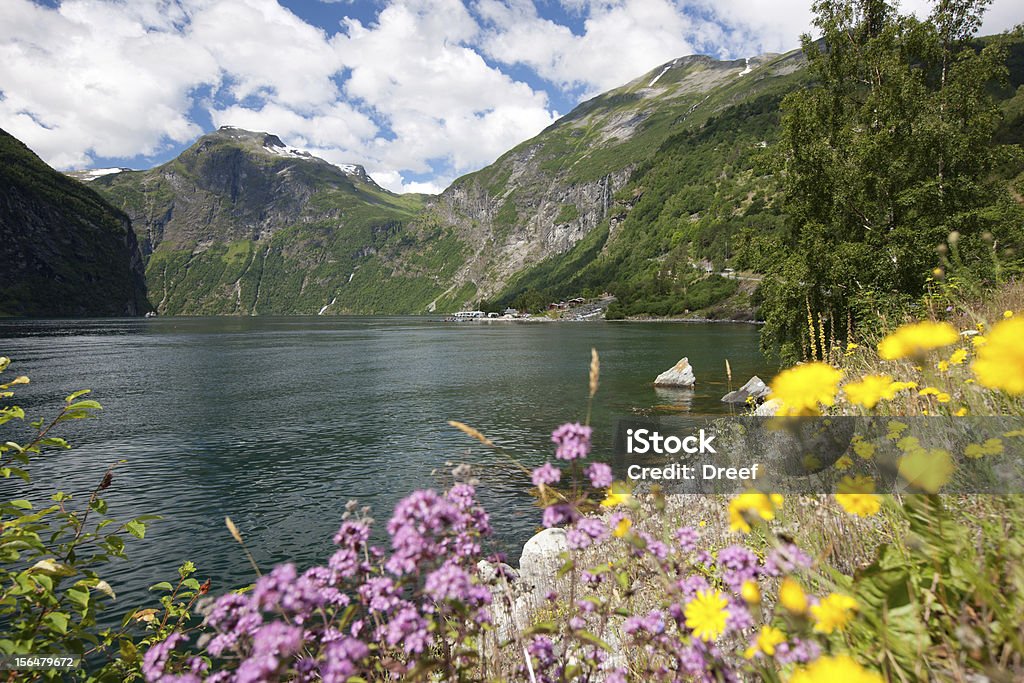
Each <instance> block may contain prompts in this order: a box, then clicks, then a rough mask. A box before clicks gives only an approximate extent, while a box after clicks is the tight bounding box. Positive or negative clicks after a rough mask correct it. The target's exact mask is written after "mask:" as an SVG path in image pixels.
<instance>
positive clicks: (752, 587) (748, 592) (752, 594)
mask: <svg viewBox="0 0 1024 683" xmlns="http://www.w3.org/2000/svg"><path fill="white" fill-rule="evenodd" d="M740 597H741V598H743V600H744V601H745V602H746V603H748V604H751V605H757V604H759V603H760V602H761V588H760V587H759V586H758V585H757V581H754V580H753V579H747V580H746V581H744V582H743V585H742V586H740Z"/></svg>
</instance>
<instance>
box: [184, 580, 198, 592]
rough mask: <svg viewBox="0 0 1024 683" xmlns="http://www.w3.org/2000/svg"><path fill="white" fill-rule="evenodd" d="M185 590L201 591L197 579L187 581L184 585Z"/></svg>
mask: <svg viewBox="0 0 1024 683" xmlns="http://www.w3.org/2000/svg"><path fill="white" fill-rule="evenodd" d="M181 585H183V586H185V588H188V589H191V590H194V591H197V590H199V581H197V580H196V579H185V580H184V581H183V582H182V584H181Z"/></svg>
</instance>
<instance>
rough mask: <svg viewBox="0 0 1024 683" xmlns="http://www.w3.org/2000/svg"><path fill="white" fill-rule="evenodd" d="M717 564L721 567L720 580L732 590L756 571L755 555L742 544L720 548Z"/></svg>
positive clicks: (735, 589)
mask: <svg viewBox="0 0 1024 683" xmlns="http://www.w3.org/2000/svg"><path fill="white" fill-rule="evenodd" d="M718 566H719V567H721V569H722V580H723V581H724V582H725V584H726V585H727V586H729V588H731V589H732V590H734V591H739V590H740V588H741V587H742V586H743V584H744V583H746V582H747V581H750V580H752V579H754V578H756V577H757V573H758V570H757V555H755V554H754V553H753V552H752V551H750V550H748V549H747V548H745V547H744V546H742V545H731V546H729V547H727V548H722V550H721V551H719V553H718Z"/></svg>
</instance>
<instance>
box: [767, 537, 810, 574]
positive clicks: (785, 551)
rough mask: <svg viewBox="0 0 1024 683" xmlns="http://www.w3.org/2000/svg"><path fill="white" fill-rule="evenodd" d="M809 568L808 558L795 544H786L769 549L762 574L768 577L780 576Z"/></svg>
mask: <svg viewBox="0 0 1024 683" xmlns="http://www.w3.org/2000/svg"><path fill="white" fill-rule="evenodd" d="M810 566H811V558H810V556H809V555H808V554H807V553H805V552H804V551H803V550H801V549H800V548H799V546H797V545H796V544H795V543H787V544H785V545H782V546H779V547H778V548H772V549H771V551H770V552H769V553H768V557H766V558H765V561H764V573H765V574H768V575H769V576H781V575H783V574H791V573H793V572H794V571H796V570H798V569H807V568H808V567H810Z"/></svg>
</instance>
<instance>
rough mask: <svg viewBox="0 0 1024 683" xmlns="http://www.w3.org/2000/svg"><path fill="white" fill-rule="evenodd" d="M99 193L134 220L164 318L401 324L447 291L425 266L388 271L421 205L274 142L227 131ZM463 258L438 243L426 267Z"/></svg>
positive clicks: (358, 171) (108, 182)
mask: <svg viewBox="0 0 1024 683" xmlns="http://www.w3.org/2000/svg"><path fill="white" fill-rule="evenodd" d="M90 187H93V188H95V189H97V190H98V191H99V192H101V193H103V194H104V195H105V196H106V197H107V198H108V199H109V200H110V201H111V203H113V204H114V205H115V206H118V207H120V208H121V209H122V210H124V211H125V212H126V213H127V214H128V215H129V216H131V219H132V223H133V225H134V226H135V229H136V231H137V233H138V234H139V236H140V239H141V241H142V244H143V252H144V254H145V256H146V258H147V264H146V274H147V279H148V282H149V286H150V291H151V293H152V300H153V303H154V304H155V305H156V306H157V308H158V310H159V311H160V312H162V313H171V314H259V313H305V314H315V313H318V312H319V313H343V312H397V311H405V310H418V309H422V308H423V307H424V306H425V305H426V303H427V302H429V301H430V300H431V299H432V298H433V297H434V296H436V294H437V293H438V292H439V291H440V290H441V288H440V287H439V285H436V283H434V281H433V279H434V278H436V277H438V275H436V274H434V273H431V274H430V275H423V273H422V271H423V270H430V269H423V268H420V269H419V270H417V268H416V266H417V259H416V258H413V259H409V260H408V263H407V264H406V267H405V268H404V269H403V271H402V272H396V271H394V269H393V268H392V267H391V265H390V264H389V261H390V255H391V254H393V253H395V252H397V251H399V250H401V248H402V246H403V244H404V242H403V240H404V239H405V236H404V231H403V229H404V226H405V223H406V222H407V221H408V220H409V219H410V218H411V217H412V216H413V215H414V214H415V213H416V212H417V211H418V210H419V209H420V207H421V205H422V199H423V198H422V197H421V196H419V195H405V196H401V197H400V196H398V195H395V194H393V193H390V192H387V191H386V190H384V189H382V188H381V187H379V186H378V185H377V184H376V183H374V182H373V180H372V179H371V178H370V177H369V176H368V175H367V174H366V172H365V171H364V170H363V169H362V168H361V167H359V166H355V165H347V166H341V167H339V166H335V165H333V164H330V163H328V162H326V161H324V160H322V159H318V158H316V157H313V156H310V155H309V154H308V153H305V152H301V151H298V150H295V149H289V148H287V147H286V146H285V145H284V144H283V143H282V142H281V140H280V139H279V138H278V137H277V136H275V135H272V134H268V133H257V132H252V131H246V130H241V129H238V128H232V127H223V128H221V129H220V130H218V131H216V132H214V133H211V134H209V135H205V136H203V137H202V138H200V139H199V140H198V141H197V142H196V143H195V144H194V145H192V147H190V148H189V149H187V150H185V151H184V152H183V153H182V154H181V155H179V156H178V157H177V158H176V159H174V160H172V161H170V162H168V163H166V164H164V165H162V166H159V167H157V168H154V169H151V170H148V171H132V172H121V173H112V174H105V175H101V176H99V177H97V178H96V179H95V180H93V181H92V182H91V183H90ZM453 248H457V245H454V244H451V243H445V242H443V241H438V242H436V243H432V244H431V245H430V246H429V247H428V248H427V249H426V250H425V251H422V252H420V253H419V254H418V257H419V258H420V259H426V260H427V261H429V260H430V259H431V258H433V257H435V256H436V255H437V254H438V253H440V251H443V250H446V249H453ZM441 271H442V272H441V273H440V277H443V276H444V272H443V269H441Z"/></svg>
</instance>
